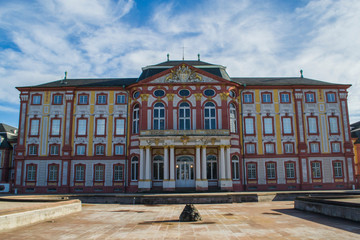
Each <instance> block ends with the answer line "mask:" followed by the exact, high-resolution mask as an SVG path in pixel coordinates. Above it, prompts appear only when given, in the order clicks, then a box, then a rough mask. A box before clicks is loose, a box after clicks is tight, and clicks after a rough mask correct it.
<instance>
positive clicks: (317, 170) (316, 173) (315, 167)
mask: <svg viewBox="0 0 360 240" xmlns="http://www.w3.org/2000/svg"><path fill="white" fill-rule="evenodd" d="M311 169H312V177H313V178H321V164H320V162H312V163H311Z"/></svg>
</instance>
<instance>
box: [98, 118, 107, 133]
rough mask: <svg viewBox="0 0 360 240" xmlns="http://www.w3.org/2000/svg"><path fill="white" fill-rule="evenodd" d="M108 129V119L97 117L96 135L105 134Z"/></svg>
mask: <svg viewBox="0 0 360 240" xmlns="http://www.w3.org/2000/svg"><path fill="white" fill-rule="evenodd" d="M105 131H106V119H104V118H97V119H96V135H98V136H105V135H106V134H105Z"/></svg>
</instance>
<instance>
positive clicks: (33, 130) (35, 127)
mask: <svg viewBox="0 0 360 240" xmlns="http://www.w3.org/2000/svg"><path fill="white" fill-rule="evenodd" d="M39 126H40V119H31V120H30V136H39Z"/></svg>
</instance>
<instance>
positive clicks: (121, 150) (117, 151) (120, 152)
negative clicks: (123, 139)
mask: <svg viewBox="0 0 360 240" xmlns="http://www.w3.org/2000/svg"><path fill="white" fill-rule="evenodd" d="M115 155H124V145H115Z"/></svg>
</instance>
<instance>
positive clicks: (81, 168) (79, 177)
mask: <svg viewBox="0 0 360 240" xmlns="http://www.w3.org/2000/svg"><path fill="white" fill-rule="evenodd" d="M75 181H85V165H76V166H75Z"/></svg>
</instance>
